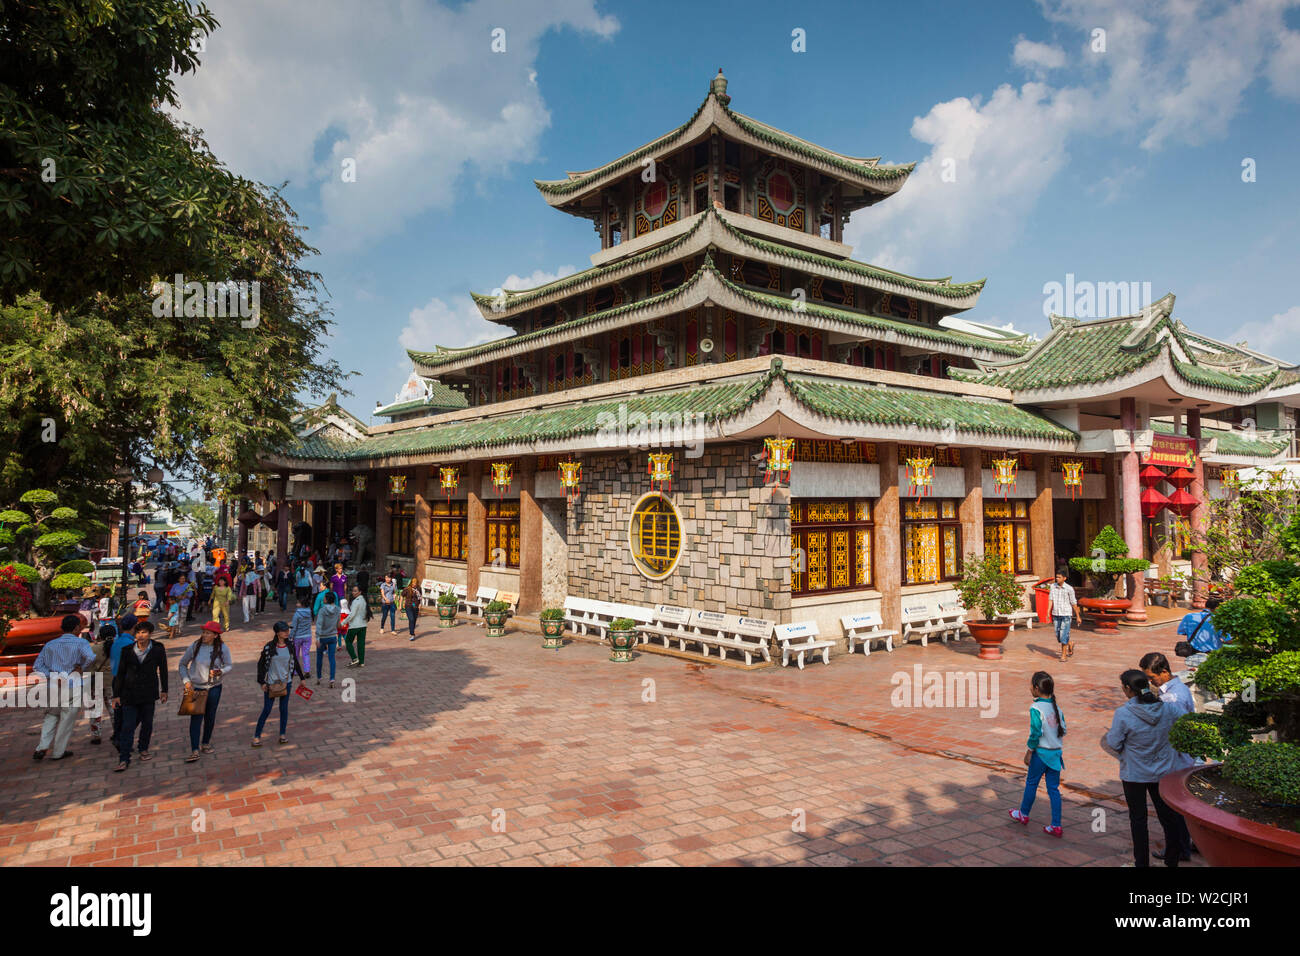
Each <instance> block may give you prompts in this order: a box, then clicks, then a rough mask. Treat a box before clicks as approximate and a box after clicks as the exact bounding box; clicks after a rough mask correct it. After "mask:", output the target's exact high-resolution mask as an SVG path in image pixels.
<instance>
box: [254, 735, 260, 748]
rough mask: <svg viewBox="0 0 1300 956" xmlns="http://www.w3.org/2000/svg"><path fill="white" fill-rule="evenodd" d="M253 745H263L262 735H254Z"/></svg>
mask: <svg viewBox="0 0 1300 956" xmlns="http://www.w3.org/2000/svg"><path fill="white" fill-rule="evenodd" d="M253 746H254V747H260V746H262V738H261V737H254V738H253Z"/></svg>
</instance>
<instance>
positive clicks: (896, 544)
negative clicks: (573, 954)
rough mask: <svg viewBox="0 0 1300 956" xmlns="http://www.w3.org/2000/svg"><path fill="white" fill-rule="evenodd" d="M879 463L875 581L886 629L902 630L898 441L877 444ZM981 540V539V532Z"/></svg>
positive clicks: (901, 556)
mask: <svg viewBox="0 0 1300 956" xmlns="http://www.w3.org/2000/svg"><path fill="white" fill-rule="evenodd" d="M876 449H877V450H876V461H877V463H878V464H879V466H880V497H879V498H877V499H876V513H875V515H874V518H875V537H876V559H875V572H874V577H875V584H876V590H877V591H879V592H880V617H881V620H882V621H883V623H884V627H885V629H886V630H895V631H901V630H902V627H903V624H902V619H903V597H902V582H903V542H902V538H901V537H900V534H899V527H900V525H899V520H900V518H901V517H902V515H901V514H900V510H901V509H900V507H899V500H898V445H897V444H896V443H894V442H881V443H880V444H879V445H877V446H876ZM980 540H981V541H983V535H982V534H981V537H980Z"/></svg>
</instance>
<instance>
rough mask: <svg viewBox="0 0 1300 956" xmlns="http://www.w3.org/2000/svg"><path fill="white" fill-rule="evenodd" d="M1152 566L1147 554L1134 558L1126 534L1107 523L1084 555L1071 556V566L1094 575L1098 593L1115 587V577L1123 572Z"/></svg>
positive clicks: (1093, 578)
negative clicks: (1130, 555)
mask: <svg viewBox="0 0 1300 956" xmlns="http://www.w3.org/2000/svg"><path fill="white" fill-rule="evenodd" d="M1150 566H1151V562H1150V561H1148V560H1147V559H1146V558H1130V557H1129V556H1128V545H1127V544H1126V543H1125V542H1124V538H1123V536H1122V535H1121V534H1120V533H1119V532H1118V531H1116V530H1115V529H1114V528H1113V527H1111V526H1110V525H1106V526H1105V527H1104V528H1102V529H1101V530H1100V531H1099V532H1097V536H1096V537H1095V538H1093V539H1092V547H1090V548H1089V549H1088V554H1087V555H1086V556H1084V557H1079V558H1071V559H1070V567H1072V568H1074V570H1076V571H1081V572H1083V573H1084V574H1087V575H1088V576H1089V577H1090V578H1092V580H1093V582H1094V584H1095V587H1096V590H1097V594H1098V596H1104V595H1109V594H1111V593H1112V592H1113V591H1114V590H1115V581H1116V579H1117V578H1118V577H1119V576H1120V575H1121V574H1133V573H1135V572H1137V571H1145V570H1146V569H1147V568H1149V567H1150Z"/></svg>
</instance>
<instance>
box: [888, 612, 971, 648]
mask: <svg viewBox="0 0 1300 956" xmlns="http://www.w3.org/2000/svg"><path fill="white" fill-rule="evenodd" d="M963 618H964V614H963V613H962V612H961V611H960V610H958V611H956V612H952V611H946V612H945V611H941V610H940V607H939V606H936V605H933V604H929V603H924V604H905V605H903V635H902V637H903V641H904V642H907V641H911V640H913V638H918V639H920V641H921V646H922V647H926V646H927V644H928V642H929V640H930V638H931V637H937V638H939V640H940V641H942V642H943V643H945V644H947V643H948V638H949V637H951V636H954V635H956V636H960V635H961V629H962V627H963V625H964V624H965V621H964V620H963Z"/></svg>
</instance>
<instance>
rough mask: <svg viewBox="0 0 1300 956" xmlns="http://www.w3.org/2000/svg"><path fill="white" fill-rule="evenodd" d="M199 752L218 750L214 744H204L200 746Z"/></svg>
mask: <svg viewBox="0 0 1300 956" xmlns="http://www.w3.org/2000/svg"><path fill="white" fill-rule="evenodd" d="M199 752H200V753H205V754H214V753H216V752H217V751H216V748H215V747H213V746H212V744H204V745H203V746H202V747H200V748H199Z"/></svg>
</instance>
